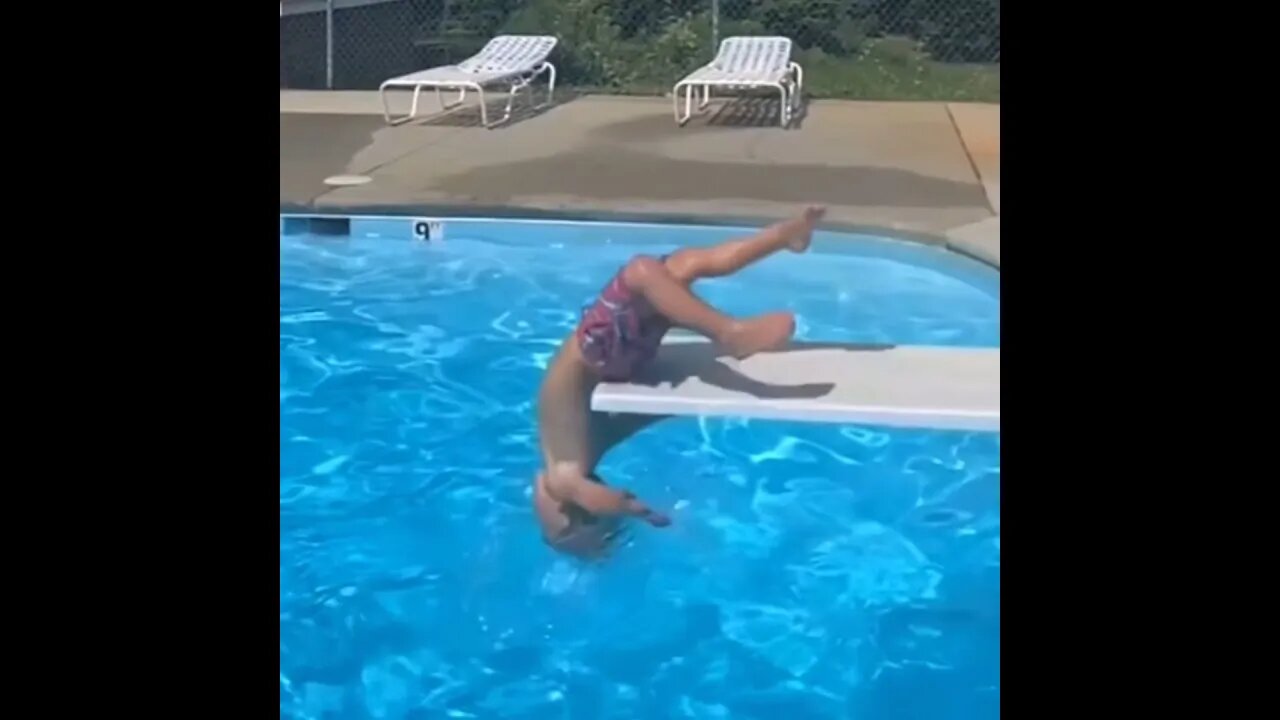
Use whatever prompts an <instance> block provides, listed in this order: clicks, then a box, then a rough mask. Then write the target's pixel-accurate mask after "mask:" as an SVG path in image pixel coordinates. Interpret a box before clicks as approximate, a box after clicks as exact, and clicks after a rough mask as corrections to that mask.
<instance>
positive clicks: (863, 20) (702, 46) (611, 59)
mask: <svg viewBox="0 0 1280 720" xmlns="http://www.w3.org/2000/svg"><path fill="white" fill-rule="evenodd" d="M280 11H281V15H280V87H281V88H295V89H324V88H332V89H374V88H377V87H378V85H379V84H380V83H381V82H382V81H383V80H386V79H387V78H390V77H393V76H396V75H402V74H405V73H409V72H413V71H415V70H421V69H423V68H427V67H431V66H434V65H443V64H449V63H455V62H458V61H460V60H462V59H464V58H466V57H467V56H468V55H471V54H472V53H474V52H476V51H477V50H479V49H480V47H481V46H483V45H484V43H485V42H486V41H487V40H488V39H489V38H490V37H492V36H494V35H497V34H501V33H514V34H538V35H555V36H556V37H558V38H559V40H560V42H559V45H558V46H557V48H556V51H555V53H554V54H553V55H552V60H553V62H555V63H556V66H557V68H558V70H559V83H560V84H563V85H568V86H574V87H577V88H580V89H584V90H597V91H604V92H612V93H623V94H662V93H666V92H669V91H670V89H671V86H672V85H673V84H674V83H675V82H676V81H677V80H678V79H680V77H682V76H683V75H685V74H686V73H688V72H690V71H691V70H693V69H694V68H696V67H698V66H700V65H702V64H704V63H706V62H708V61H709V60H710V59H711V57H712V56H713V55H714V54H715V48H716V45H717V43H718V41H719V40H720V39H723V38H725V37H729V36H732V35H784V36H787V37H789V38H791V39H792V40H793V41H794V43H795V57H794V59H795V60H796V61H797V62H799V63H800V64H801V65H803V66H804V69H805V90H806V94H808V95H811V96H814V97H834V98H854V99H866V100H959V101H963V100H973V101H989V102H999V100H1000V0H287V1H286V2H283V3H281V6H280Z"/></svg>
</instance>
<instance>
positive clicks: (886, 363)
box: [591, 340, 1000, 432]
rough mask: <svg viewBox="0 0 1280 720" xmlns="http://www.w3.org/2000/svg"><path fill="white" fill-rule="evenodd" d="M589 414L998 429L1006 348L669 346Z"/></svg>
mask: <svg viewBox="0 0 1280 720" xmlns="http://www.w3.org/2000/svg"><path fill="white" fill-rule="evenodd" d="M797 378H803V382H801V381H798V380H797ZM591 407H592V409H594V410H598V411H602V412H625V413H637V414H644V415H704V416H708V415H710V416H717V415H719V416H734V417H745V418H758V419H768V420H796V421H805V422H826V423H865V424H872V425H882V426H890V427H914V428H934V429H943V430H979V431H989V432H999V430H1000V351H999V350H998V349H976V348H938V347H918V346H897V347H893V346H864V347H858V346H851V345H844V346H841V345H830V344H797V345H795V346H794V347H792V348H790V349H788V350H785V351H782V352H774V353H761V354H759V355H753V356H752V357H750V358H747V359H746V360H741V361H739V360H735V359H733V358H731V357H728V356H723V355H720V354H719V353H718V352H717V351H716V349H715V347H714V346H713V345H711V344H710V343H708V342H705V341H701V340H697V341H683V340H682V341H676V342H673V341H670V340H669V341H668V342H666V343H664V344H663V346H662V348H661V349H660V350H659V353H658V356H657V358H656V359H655V360H654V362H653V363H652V364H651V365H649V366H648V367H647V368H646V369H645V370H644V371H643V372H642V374H641V375H640V376H639V377H638V378H637V379H636V381H635V382H633V383H626V384H622V383H607V384H603V385H600V386H599V387H598V388H597V389H596V391H595V393H594V395H592V398H591Z"/></svg>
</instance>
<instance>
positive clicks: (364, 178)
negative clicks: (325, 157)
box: [324, 175, 373, 185]
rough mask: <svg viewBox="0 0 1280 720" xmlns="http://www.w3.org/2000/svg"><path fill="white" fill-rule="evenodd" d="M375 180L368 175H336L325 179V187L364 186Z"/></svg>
mask: <svg viewBox="0 0 1280 720" xmlns="http://www.w3.org/2000/svg"><path fill="white" fill-rule="evenodd" d="M371 180H373V178H371V177H369V176H368V175H334V176H333V177H327V178H325V179H324V184H325V185H364V184H365V183H367V182H370V181H371Z"/></svg>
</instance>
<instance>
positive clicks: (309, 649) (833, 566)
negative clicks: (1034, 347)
mask: <svg viewBox="0 0 1280 720" xmlns="http://www.w3.org/2000/svg"><path fill="white" fill-rule="evenodd" d="M404 226H405V222H404V221H388V222H387V223H386V224H378V223H367V224H364V225H358V224H357V223H355V222H353V223H352V224H351V227H350V230H351V232H352V234H351V235H350V236H343V237H322V236H317V235H312V234H309V233H302V234H282V236H281V240H280V243H281V246H280V252H281V255H280V258H281V280H280V323H281V325H280V450H281V457H280V710H281V715H282V716H283V717H294V718H320V717H352V718H364V717H372V718H447V717H455V718H470V717H475V718H495V717H502V718H584V719H591V720H596V719H599V720H605V719H608V718H619V719H621V718H757V717H760V718H764V717H773V716H775V715H781V716H784V717H787V718H789V720H798V719H800V718H843V717H857V718H882V717H883V718H888V717H893V718H930V719H932V718H938V719H942V718H947V719H951V720H967V719H968V718H994V717H998V716H999V640H1000V603H999V589H1000V573H999V571H1000V508H999V501H1000V459H999V456H1000V437H999V435H998V434H982V433H965V432H931V431H905V430H886V429H884V428H876V427H855V426H833V425H810V424H799V423H779V422H745V421H742V420H738V419H732V418H730V419H697V418H677V419H672V420H669V421H666V422H664V423H661V424H659V425H657V426H655V427H653V428H650V429H649V430H647V431H645V432H644V433H642V434H640V435H638V436H637V437H635V438H634V439H633V440H631V441H630V442H629V443H627V444H625V445H623V446H622V447H620V448H618V449H617V450H615V452H614V453H613V454H612V455H611V456H609V457H608V458H606V460H605V462H604V463H603V464H602V466H601V471H602V475H603V476H604V477H606V478H608V479H609V480H610V482H611V483H613V484H615V485H619V486H623V487H627V488H630V489H633V490H635V491H636V492H637V493H638V494H639V495H640V496H641V497H643V498H645V499H646V500H647V501H649V502H650V503H651V504H653V505H654V506H656V507H658V508H661V509H665V510H668V511H670V513H671V515H672V517H673V520H674V524H673V526H672V527H670V528H668V529H665V530H653V529H650V528H647V527H637V528H635V529H634V531H633V532H632V533H631V534H630V538H629V541H628V544H627V545H626V547H624V548H622V549H621V550H620V551H619V552H618V553H617V554H616V555H615V557H614V558H613V559H612V560H611V561H610V562H608V563H606V564H603V565H592V566H587V565H583V564H580V563H577V562H575V561H571V560H568V559H565V558H562V557H559V556H556V555H554V554H553V553H552V552H551V551H550V550H549V549H548V548H547V547H546V546H545V545H544V544H542V542H541V541H540V539H539V536H538V533H537V530H536V525H535V523H534V520H533V516H532V512H531V510H530V500H529V497H528V493H529V488H530V480H531V478H532V475H533V473H534V471H535V470H536V437H535V435H534V428H533V424H532V398H533V394H534V392H535V389H536V387H537V384H538V382H539V380H540V377H541V371H542V369H543V368H544V367H545V365H546V363H547V361H548V359H549V358H550V356H551V354H552V352H554V350H555V346H556V344H557V343H558V341H559V340H560V339H561V338H562V337H563V335H564V334H565V333H567V331H568V329H569V328H570V327H571V326H572V324H573V323H574V322H575V321H576V319H577V315H578V312H579V309H580V308H581V306H582V304H583V303H584V302H585V301H586V300H587V299H588V298H589V297H590V296H591V295H592V294H593V293H594V292H596V291H597V290H599V288H600V286H601V285H603V283H604V282H605V281H606V280H607V279H608V276H609V275H610V274H611V273H612V272H613V271H614V270H615V269H616V267H617V265H618V264H619V263H621V262H623V261H624V260H625V259H626V258H627V257H629V256H630V255H631V254H633V253H635V252H646V253H659V252H663V251H665V250H669V249H671V248H673V247H675V244H676V243H680V244H703V243H710V242H714V241H717V240H719V239H723V238H725V237H729V236H731V235H732V234H735V233H734V231H733V230H731V229H726V228H688V227H669V226H667V227H664V226H645V225H633V226H622V225H604V224H565V223H554V222H496V221H495V222H479V221H476V222H463V221H449V222H447V223H446V224H445V225H444V226H443V228H433V230H435V232H434V233H433V235H434V236H438V235H439V231H440V230H441V229H443V230H444V235H445V237H444V241H443V242H430V243H426V242H415V241H412V240H411V239H410V237H409V233H407V232H403V233H402V232H400V231H398V230H396V228H403V227H404ZM699 291H700V293H701V294H702V295H703V296H704V297H706V298H707V299H708V300H710V301H711V302H713V303H716V304H718V305H721V306H723V307H724V308H725V309H727V310H728V311H730V312H734V313H741V314H748V313H754V312H761V311H765V310H769V309H776V308H780V307H785V308H790V309H793V310H795V311H796V313H797V315H798V333H799V335H800V336H801V337H803V338H805V339H811V340H834V341H857V342H894V343H903V344H907V343H914V344H933V345H966V346H988V347H994V346H998V345H999V276H998V273H996V272H995V271H994V270H990V269H988V268H985V267H983V266H980V265H978V264H977V263H973V262H970V261H968V260H966V259H964V258H957V257H955V256H952V255H949V254H946V253H943V252H942V251H939V250H936V249H932V248H926V247H921V246H914V245H908V244H903V243H892V242H885V241H876V240H874V239H870V238H864V239H852V240H850V239H847V238H845V239H840V238H837V237H835V236H834V235H831V234H826V233H820V234H819V235H818V236H817V237H816V239H815V243H814V250H813V252H812V253H811V254H809V255H806V256H795V255H787V254H784V255H779V256H776V257H774V258H771V259H770V260H769V261H766V262H765V263H763V264H761V265H758V266H756V267H753V268H751V269H749V270H748V271H746V272H745V273H743V274H741V275H739V276H736V277H734V278H728V279H719V280H713V281H707V282H706V283H705V286H700V287H699Z"/></svg>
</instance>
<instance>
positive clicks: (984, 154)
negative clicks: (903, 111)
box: [947, 103, 1000, 215]
mask: <svg viewBox="0 0 1280 720" xmlns="http://www.w3.org/2000/svg"><path fill="white" fill-rule="evenodd" d="M947 110H948V111H949V112H950V113H951V118H952V120H953V121H954V122H955V126H956V132H957V133H958V134H959V135H960V140H961V142H962V143H964V147H965V151H966V152H967V153H968V154H969V158H970V160H972V161H973V166H974V168H976V169H977V171H978V177H979V179H981V181H982V185H983V188H984V189H985V190H986V193H987V199H988V200H989V201H990V203H991V208H992V209H993V210H994V211H995V213H996V214H997V215H999V214H1000V106H999V105H989V104H978V103H951V104H949V105H948V106H947Z"/></svg>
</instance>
